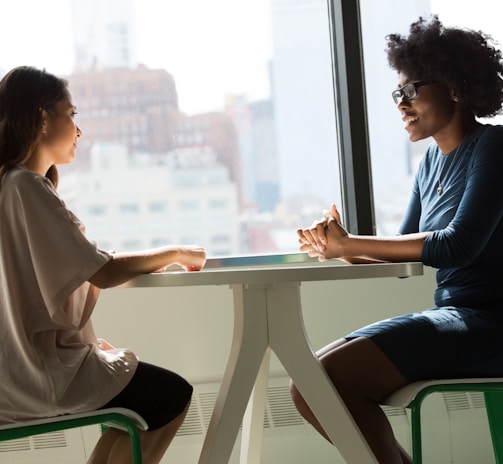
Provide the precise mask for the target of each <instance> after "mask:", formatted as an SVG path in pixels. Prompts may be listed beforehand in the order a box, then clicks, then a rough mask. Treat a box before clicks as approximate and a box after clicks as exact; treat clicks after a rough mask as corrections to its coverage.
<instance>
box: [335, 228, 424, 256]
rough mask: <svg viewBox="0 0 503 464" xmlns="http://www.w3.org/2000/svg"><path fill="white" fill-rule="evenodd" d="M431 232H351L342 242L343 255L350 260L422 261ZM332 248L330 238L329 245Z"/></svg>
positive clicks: (340, 251) (341, 251) (341, 250)
mask: <svg viewBox="0 0 503 464" xmlns="http://www.w3.org/2000/svg"><path fill="white" fill-rule="evenodd" d="M428 235H429V232H424V233H415V234H407V235H398V236H393V237H375V236H359V235H351V234H349V235H348V236H347V237H346V238H345V239H344V240H342V241H341V243H340V246H341V248H340V250H339V253H341V255H342V256H344V257H346V259H348V261H349V259H351V261H350V262H353V263H355V262H358V261H356V260H355V259H357V260H359V262H362V261H363V262H365V261H366V260H371V261H387V262H400V261H421V253H422V249H423V244H424V240H425V238H426V237H427V236H428ZM327 248H330V240H329V244H328V247H327Z"/></svg>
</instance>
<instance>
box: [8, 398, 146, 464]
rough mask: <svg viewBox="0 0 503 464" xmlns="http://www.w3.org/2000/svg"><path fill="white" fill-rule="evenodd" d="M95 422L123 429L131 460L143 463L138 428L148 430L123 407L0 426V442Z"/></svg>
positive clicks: (142, 421)
mask: <svg viewBox="0 0 503 464" xmlns="http://www.w3.org/2000/svg"><path fill="white" fill-rule="evenodd" d="M97 424H102V425H105V426H107V427H113V428H116V429H119V430H122V431H124V432H127V433H128V434H129V436H130V439H131V440H130V441H131V451H132V457H133V463H134V464H142V463H143V455H142V454H143V453H142V447H141V438H140V431H141V430H143V431H144V430H148V424H147V423H146V422H145V420H144V419H143V417H141V416H140V415H139V414H137V413H136V412H135V411H132V410H130V409H126V408H107V409H98V410H96V411H89V412H82V413H76V414H64V415H61V416H55V417H46V418H42V419H34V420H29V421H24V422H16V423H12V424H4V425H0V441H6V440H14V439H17V438H24V437H29V436H32V435H38V434H43V433H49V432H56V431H59V430H65V429H71V428H77V427H87V426H89V425H97Z"/></svg>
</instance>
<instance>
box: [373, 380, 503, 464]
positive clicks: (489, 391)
mask: <svg viewBox="0 0 503 464" xmlns="http://www.w3.org/2000/svg"><path fill="white" fill-rule="evenodd" d="M440 392H442V393H443V392H481V393H483V394H484V400H485V406H486V413H487V419H488V423H489V429H490V432H491V439H492V443H493V450H494V457H495V459H496V462H497V463H503V434H502V431H503V378H502V377H491V378H480V377H479V378H463V379H440V380H423V381H419V382H414V383H411V384H409V385H406V386H405V387H402V388H400V389H398V390H397V391H395V392H394V393H393V394H391V395H390V396H388V398H386V399H385V400H384V401H383V402H382V404H383V405H385V406H394V407H400V408H409V409H410V411H411V435H412V455H413V462H414V464H421V463H422V462H423V451H422V443H421V441H422V439H421V405H422V403H423V400H424V399H425V398H426V397H427V396H428V395H430V394H431V393H440Z"/></svg>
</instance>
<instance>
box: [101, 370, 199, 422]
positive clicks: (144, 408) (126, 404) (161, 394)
mask: <svg viewBox="0 0 503 464" xmlns="http://www.w3.org/2000/svg"><path fill="white" fill-rule="evenodd" d="M192 390H193V389H192V385H190V384H189V383H188V382H187V381H186V380H185V379H183V378H182V377H180V376H179V375H178V374H175V373H174V372H171V371H169V370H167V369H163V368H161V367H158V366H154V365H152V364H148V363H145V362H142V361H140V362H139V363H138V367H137V369H136V372H135V373H134V375H133V377H132V379H131V380H130V382H129V383H128V384H127V385H126V387H125V388H124V389H123V390H122V391H121V392H120V393H119V394H118V395H117V396H115V397H114V398H112V399H111V400H110V401H109V402H108V403H107V404H105V405H104V406H102V407H101V408H99V409H105V408H119V407H120V408H128V409H132V410H133V411H135V412H137V413H138V414H140V416H142V417H143V419H145V421H146V422H147V424H148V428H149V430H155V429H158V428H161V427H163V426H165V425H166V424H168V423H169V422H171V421H172V420H173V419H175V417H177V416H179V415H180V414H181V413H182V412H183V410H184V409H185V407H186V406H187V404H188V402H189V401H190V398H191V397H192Z"/></svg>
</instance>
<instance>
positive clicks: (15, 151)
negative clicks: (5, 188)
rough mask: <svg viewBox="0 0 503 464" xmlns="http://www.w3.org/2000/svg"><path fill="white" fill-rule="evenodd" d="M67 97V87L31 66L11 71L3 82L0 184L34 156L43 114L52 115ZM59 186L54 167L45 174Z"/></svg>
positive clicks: (0, 130) (0, 103)
mask: <svg viewBox="0 0 503 464" xmlns="http://www.w3.org/2000/svg"><path fill="white" fill-rule="evenodd" d="M66 96H68V83H67V81H66V80H65V79H61V78H59V77H56V76H54V75H53V74H50V73H48V72H46V71H45V70H40V69H37V68H34V67H31V66H20V67H17V68H14V69H12V70H11V71H9V72H8V73H7V74H6V75H5V76H4V77H3V79H2V80H1V81H0V181H1V179H2V177H3V175H4V174H5V173H6V172H7V171H8V170H9V169H12V168H13V167H15V166H19V165H20V164H23V163H25V162H26V161H27V160H29V159H30V157H31V156H32V155H33V153H34V151H35V149H36V146H37V143H38V141H39V138H40V133H41V129H42V110H46V111H47V112H48V113H49V114H51V113H52V112H53V111H54V106H55V105H56V103H58V102H59V101H60V100H62V99H63V98H65V97H66ZM46 177H48V178H49V179H50V180H51V181H52V183H53V184H54V186H55V187H56V186H57V184H58V171H57V168H56V166H55V165H53V166H51V167H50V168H49V170H48V171H47V173H46Z"/></svg>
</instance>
